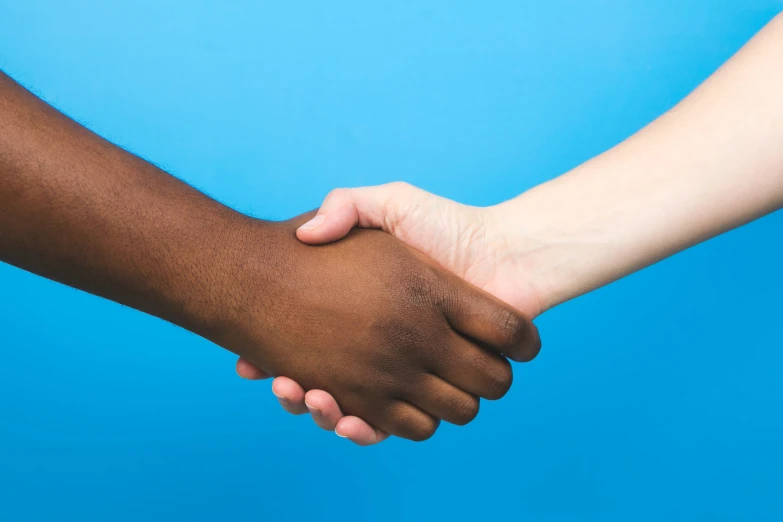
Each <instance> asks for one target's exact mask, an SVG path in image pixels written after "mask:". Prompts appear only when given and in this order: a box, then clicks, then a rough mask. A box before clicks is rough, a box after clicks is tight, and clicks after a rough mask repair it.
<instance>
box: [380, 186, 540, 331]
mask: <svg viewBox="0 0 783 522" xmlns="http://www.w3.org/2000/svg"><path fill="white" fill-rule="evenodd" d="M390 210H391V212H393V213H394V212H395V209H390ZM401 210H402V209H401ZM387 222H388V223H389V225H388V229H389V230H388V231H389V232H390V233H392V234H393V235H394V236H395V237H397V238H398V239H400V240H402V241H404V242H405V243H407V244H408V245H410V246H412V247H413V248H415V249H417V250H419V251H420V252H421V253H423V254H425V255H426V256H428V257H430V258H431V259H433V260H434V261H436V262H437V263H438V264H440V265H441V266H443V267H444V268H446V269H447V270H449V271H451V272H453V273H454V274H456V275H458V276H459V277H461V278H463V279H465V280H466V281H468V282H469V283H471V284H473V285H475V286H477V287H479V288H481V289H483V290H485V291H487V292H488V293H490V294H492V295H494V296H495V297H497V298H499V299H501V300H503V301H505V302H507V303H509V304H510V305H512V306H514V307H515V308H517V309H519V310H520V311H522V312H523V313H524V314H525V315H526V316H528V317H530V318H533V317H535V316H537V315H539V314H540V313H541V311H542V306H541V301H540V295H539V292H538V291H537V289H536V288H535V285H534V284H533V282H532V281H530V280H529V278H528V277H527V276H526V270H525V269H524V267H522V266H519V263H518V262H516V261H513V260H512V255H511V254H512V253H511V252H510V251H509V246H508V242H507V240H506V239H505V234H503V232H502V231H501V230H500V227H499V226H498V225H497V223H495V222H494V220H493V219H492V213H491V211H490V210H489V209H486V208H478V207H470V206H467V205H462V204H459V203H456V202H453V201H450V200H446V199H444V198H440V197H438V196H435V195H432V194H426V193H425V194H424V195H423V197H422V201H420V202H417V203H416V204H415V205H411V206H406V208H405V209H404V212H399V215H398V216H394V215H392V216H387ZM513 254H514V256H513V257H514V258H516V259H518V254H519V252H514V253H513Z"/></svg>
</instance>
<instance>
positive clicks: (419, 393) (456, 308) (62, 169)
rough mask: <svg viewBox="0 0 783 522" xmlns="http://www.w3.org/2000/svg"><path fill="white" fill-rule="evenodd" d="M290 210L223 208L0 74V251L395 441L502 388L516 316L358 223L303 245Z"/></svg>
mask: <svg viewBox="0 0 783 522" xmlns="http://www.w3.org/2000/svg"><path fill="white" fill-rule="evenodd" d="M302 221H304V220H303V219H301V218H299V219H295V220H292V221H289V222H283V223H272V222H265V221H260V220H256V219H252V218H249V217H247V216H244V215H242V214H239V213H237V212H235V211H233V210H232V209H230V208H228V207H225V206H223V205H221V204H220V203H218V202H216V201H214V200H212V199H210V198H209V197H207V196H205V195H204V194H202V193H200V192H198V191H196V190H194V189H193V188H191V187H189V186H187V185H186V184H184V183H182V182H180V181H179V180H177V179H176V178H174V177H172V176H169V175H168V174H166V173H164V172H162V171H161V170H159V169H157V168H156V167H154V166H153V165H151V164H149V163H146V162H144V161H143V160H141V159H139V158H137V157H135V156H133V155H131V154H129V153H127V152H125V151H123V150H122V149H120V148H118V147H116V146H114V145H112V144H111V143H108V142H106V141H105V140H103V139H101V138H100V137H98V136H96V135H95V134H93V133H91V132H90V131H88V130H87V129H85V128H83V127H81V126H79V125H78V124H76V123H74V122H73V121H71V120H69V119H68V118H66V117H64V116H63V115H62V114H60V113H58V112H57V111H56V110H54V109H53V108H51V107H49V106H48V105H46V104H45V103H43V102H42V101H41V100H39V99H37V98H36V97H34V96H33V95H32V94H30V93H29V92H27V91H26V90H24V89H23V88H22V87H20V86H19V85H17V84H16V83H14V82H13V81H12V80H11V79H10V78H8V77H7V76H5V75H2V74H0V260H2V261H5V262H8V263H10V264H13V265H15V266H17V267H20V268H23V269H25V270H28V271H30V272H34V273H37V274H40V275H42V276H44V277H48V278H50V279H54V280H56V281H59V282H61V283H64V284H67V285H70V286H73V287H76V288H80V289H82V290H85V291H88V292H91V293H93V294H96V295H100V296H102V297H105V298H107V299H111V300H113V301H116V302H118V303H122V304H124V305H127V306H130V307H133V308H136V309H138V310H141V311H144V312H147V313H149V314H152V315H155V316H158V317H160V318H162V319H165V320H167V321H170V322H172V323H175V324H177V325H180V326H182V327H184V328H186V329H188V330H191V331H192V332H194V333H196V334H198V335H201V336H203V337H205V338H207V339H210V340H211V341H213V342H215V343H217V344H219V345H220V346H223V347H224V348H226V349H228V350H231V351H232V352H234V353H237V354H240V355H241V356H242V357H244V358H246V359H247V360H248V361H251V362H252V363H253V364H254V365H255V366H256V367H258V368H263V370H264V371H266V372H267V373H269V374H270V375H278V374H285V375H291V376H292V377H295V378H296V379H297V381H299V382H301V383H302V384H304V385H305V386H306V387H308V388H309V387H314V388H322V389H327V390H329V391H330V393H332V394H333V395H334V396H335V397H337V398H338V400H340V401H341V402H342V403H343V404H344V407H345V408H346V410H348V411H354V412H356V413H359V412H361V415H362V416H367V417H366V418H368V420H370V419H371V418H374V419H375V420H373V421H372V422H374V423H375V424H377V425H379V426H381V427H382V428H383V429H384V430H385V431H386V432H389V433H393V434H397V435H399V436H402V437H406V438H410V439H416V440H421V439H424V438H427V437H429V436H430V435H432V433H433V432H434V430H435V429H436V427H437V425H438V422H439V420H440V419H444V420H447V421H450V422H454V423H459V424H464V423H465V422H469V421H470V420H472V418H473V417H475V415H476V412H477V410H478V402H477V399H476V397H477V396H478V397H485V398H499V397H500V396H502V395H503V394H504V393H505V391H506V390H507V389H508V386H510V383H511V370H510V366H509V364H508V362H507V361H506V360H505V359H504V358H503V357H502V356H501V355H500V354H501V353H506V354H508V355H511V356H514V357H516V358H523V359H524V358H529V357H532V356H533V355H534V354H535V351H536V350H537V334H536V332H535V329H534V328H533V327H532V326H531V325H530V324H529V323H527V322H526V321H525V320H524V318H522V317H521V316H520V315H519V314H517V313H516V312H514V311H513V310H512V309H510V308H508V307H506V306H505V305H503V304H502V303H500V302H499V301H497V300H496V299H494V298H492V297H491V296H488V295H486V294H484V293H483V292H481V291H480V290H478V289H475V288H471V287H469V286H468V285H465V284H464V283H462V282H460V281H459V280H458V279H457V278H456V277H454V276H452V275H450V274H447V273H445V272H442V271H440V270H439V269H438V268H436V267H435V266H434V265H433V264H431V263H430V262H429V261H427V260H426V259H425V258H424V257H423V256H420V255H419V254H418V253H416V252H415V251H413V250H412V249H410V248H409V247H406V246H405V245H403V244H402V243H401V242H399V241H396V240H394V239H393V238H391V237H390V236H388V235H386V234H382V233H379V232H376V231H361V233H359V234H352V235H351V236H350V237H349V238H347V239H346V241H342V242H340V243H339V244H335V245H334V246H332V245H329V246H327V247H326V248H313V247H308V246H305V245H303V244H301V243H300V242H298V241H297V240H296V238H295V235H294V233H295V230H296V227H297V226H298V225H299V224H301V223H302ZM368 267H370V268H368ZM458 333H461V334H464V335H465V336H468V337H470V338H472V339H477V340H480V341H482V342H485V343H487V346H488V347H489V349H483V348H481V347H479V346H478V344H477V343H473V342H469V341H467V340H466V338H465V337H463V336H461V335H459V334H458ZM444 357H445V359H443V358H444ZM442 359H443V360H442ZM446 359H447V360H446Z"/></svg>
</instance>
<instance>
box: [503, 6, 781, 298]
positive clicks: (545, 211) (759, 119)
mask: <svg viewBox="0 0 783 522" xmlns="http://www.w3.org/2000/svg"><path fill="white" fill-rule="evenodd" d="M781 49H783V18H781V17H780V16H778V18H777V19H775V20H774V21H772V22H771V23H770V24H768V25H767V27H766V28H764V29H763V30H762V31H761V32H760V33H759V34H758V35H757V36H756V37H755V38H753V40H751V41H750V42H749V43H748V44H747V45H746V46H745V47H744V48H743V49H742V50H741V51H740V52H739V53H737V54H736V55H735V56H734V57H733V58H732V59H731V60H730V61H729V62H728V63H726V64H725V65H724V66H723V67H722V68H721V69H720V70H719V71H717V72H716V73H715V74H714V75H713V76H712V77H710V78H709V79H708V80H707V81H706V82H705V83H704V84H703V85H701V86H700V87H699V88H698V89H697V90H696V91H695V92H693V93H692V94H691V95H690V96H688V97H687V98H686V99H685V100H683V101H682V102H681V103H680V104H679V105H677V106H676V107H674V108H673V109H672V110H670V111H669V112H668V113H666V114H665V115H663V116H662V117H660V118H659V119H657V120H656V121H654V122H653V123H651V124H650V125H648V126H647V127H646V128H644V129H643V130H641V131H640V132H638V133H637V134H635V135H634V136H632V137H631V138H629V139H628V140H626V141H624V142H623V143H621V144H620V145H618V146H616V147H614V148H613V149H611V150H609V151H608V152H606V153H604V154H602V155H600V156H598V157H596V158H594V159H593V160H591V161H588V162H587V163H585V164H583V165H581V166H580V167H578V168H576V169H574V170H573V171H571V172H569V173H567V174H565V175H563V176H561V177H559V178H556V179H554V180H552V181H550V182H548V183H545V184H543V185H540V186H538V187H536V188H534V189H532V190H530V191H528V192H526V193H524V194H522V195H520V196H519V197H517V198H515V199H513V200H511V201H508V202H506V203H503V204H501V205H498V206H497V207H495V208H494V210H493V216H494V218H495V219H496V220H497V221H498V223H500V226H502V227H504V228H506V229H507V230H508V237H509V238H510V239H509V248H510V249H512V251H513V250H514V249H517V250H519V252H520V254H519V257H520V259H519V260H518V261H519V262H520V263H521V265H522V266H524V267H525V269H526V270H527V271H528V272H529V273H531V274H534V276H533V278H534V279H535V280H537V282H538V284H539V285H543V286H544V287H545V289H544V291H543V292H542V294H543V295H546V296H547V297H548V299H549V300H550V302H548V303H546V304H545V307H546V308H549V307H551V306H554V305H555V304H557V303H560V302H563V301H565V300H568V299H570V298H573V297H576V296H578V295H581V294H584V293H586V292H588V291H590V290H593V289H595V288H598V287H600V286H603V285H605V284H607V283H609V282H611V281H614V280H616V279H619V278H621V277H623V276H625V275H627V274H629V273H631V272H634V271H636V270H639V269H641V268H643V267H645V266H648V265H650V264H652V263H655V262H656V261H659V260H661V259H663V258H665V257H667V256H670V255H672V254H674V253H676V252H678V251H680V250H683V249H685V248H688V247H689V246H692V245H694V244H697V243H699V242H701V241H704V240H706V239H708V238H711V237H713V236H716V235H718V234H720V233H722V232H725V231H728V230H730V229H732V228H735V227H738V226H740V225H743V224H745V223H747V222H749V221H752V220H754V219H756V218H758V217H761V216H763V215H765V214H768V213H770V212H774V211H775V210H777V209H779V208H781V206H783V95H781V93H782V92H783V53H781ZM515 238H519V239H518V240H516V239H515Z"/></svg>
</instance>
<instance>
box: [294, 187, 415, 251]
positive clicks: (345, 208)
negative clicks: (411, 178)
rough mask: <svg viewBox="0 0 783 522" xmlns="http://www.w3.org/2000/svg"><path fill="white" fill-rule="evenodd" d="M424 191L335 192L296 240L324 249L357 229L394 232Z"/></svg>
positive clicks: (301, 227)
mask: <svg viewBox="0 0 783 522" xmlns="http://www.w3.org/2000/svg"><path fill="white" fill-rule="evenodd" d="M420 194H421V195H424V194H426V193H425V192H424V191H422V190H420V189H417V188H415V187H412V186H411V185H408V184H407V183H387V184H386V185H378V186H375V187H361V188H355V189H335V190H333V191H331V192H330V193H329V194H328V195H327V196H326V198H325V199H324V202H323V203H322V204H321V208H320V209H318V212H317V213H316V215H315V217H313V218H312V219H311V220H310V221H308V222H307V223H305V224H304V225H302V226H300V227H299V229H298V230H297V231H296V237H297V238H298V239H299V240H300V241H302V242H303V243H307V244H311V245H320V244H323V243H329V242H331V241H337V240H338V239H341V238H343V237H345V235H346V234H348V232H350V231H351V229H352V228H353V227H355V226H357V225H358V226H360V227H363V228H380V229H383V230H385V231H386V232H391V231H393V229H394V227H395V225H396V221H397V220H398V219H399V217H404V216H405V215H406V214H407V213H406V212H405V211H404V209H405V208H409V207H410V206H411V205H412V204H414V203H415V201H416V200H417V199H418V198H419V197H420Z"/></svg>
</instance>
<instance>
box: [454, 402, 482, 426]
mask: <svg viewBox="0 0 783 522" xmlns="http://www.w3.org/2000/svg"><path fill="white" fill-rule="evenodd" d="M478 413H479V400H478V399H477V398H475V397H468V398H466V399H464V400H461V401H460V403H459V404H457V405H456V406H455V407H454V424H456V425H457V426H464V425H465V424H468V423H469V422H472V421H473V420H474V419H475V418H476V417H477V416H478Z"/></svg>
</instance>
